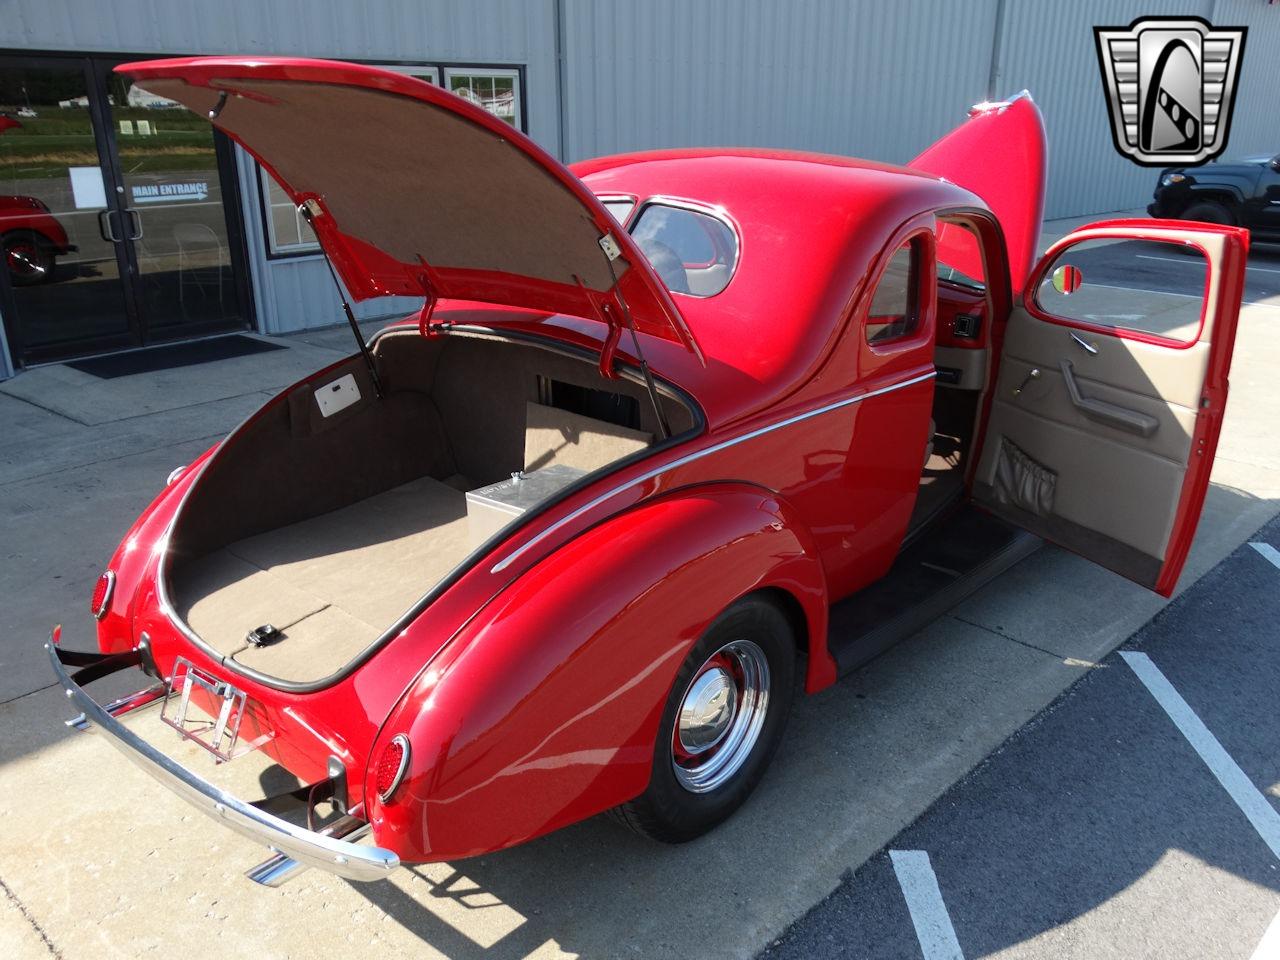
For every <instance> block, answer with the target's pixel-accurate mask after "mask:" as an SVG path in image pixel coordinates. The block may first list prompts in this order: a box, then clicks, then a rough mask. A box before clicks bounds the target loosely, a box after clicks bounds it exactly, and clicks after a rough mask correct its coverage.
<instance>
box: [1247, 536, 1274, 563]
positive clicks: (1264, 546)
mask: <svg viewBox="0 0 1280 960" xmlns="http://www.w3.org/2000/svg"><path fill="white" fill-rule="evenodd" d="M1249 546H1251V547H1253V549H1255V550H1257V551H1258V552H1259V553H1260V554H1262V555H1263V556H1264V557H1266V558H1267V559H1268V560H1270V561H1271V562H1272V563H1274V564H1275V565H1276V566H1277V567H1280V550H1277V549H1276V548H1275V547H1273V546H1272V545H1271V544H1269V543H1259V542H1258V541H1256V540H1254V541H1250V543H1249Z"/></svg>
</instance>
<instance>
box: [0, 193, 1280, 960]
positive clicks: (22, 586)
mask: <svg viewBox="0 0 1280 960" xmlns="http://www.w3.org/2000/svg"><path fill="white" fill-rule="evenodd" d="M1095 219H1097V218H1095ZM1053 229H1055V225H1053V224H1049V225H1046V237H1047V236H1048V235H1049V233H1050V232H1051V231H1052V230H1053ZM1276 322H1277V320H1276V314H1275V311H1274V310H1273V309H1270V308H1252V307H1250V308H1246V309H1245V311H1244V313H1243V315H1242V318H1241V325H1240V333H1239V339H1238V342H1237V346H1236V352H1235V357H1236V359H1235V364H1234V366H1233V369H1232V376H1231V380H1232V399H1231V402H1230V407H1229V411H1228V417H1227V426H1226V429H1225V431H1224V434H1223V438H1222V442H1221V445H1220V447H1219V451H1218V459H1217V464H1216V467H1215V471H1214V485H1213V488H1212V490H1211V491H1210V494H1209V498H1208V501H1207V504H1206V508H1205V513H1204V519H1203V520H1202V522H1201V526H1200V532H1199V534H1198V536H1197V539H1196V544H1195V547H1194V549H1193V551H1192V556H1191V561H1190V564H1189V566H1188V571H1187V574H1186V575H1185V576H1184V578H1183V586H1184V587H1185V586H1186V585H1187V584H1189V583H1190V582H1192V581H1193V580H1194V579H1195V578H1196V577H1198V576H1199V575H1200V574H1201V573H1202V572H1204V571H1205V570H1207V569H1209V568H1210V567H1212V566H1213V565H1214V564H1215V563H1216V562H1217V561H1218V560H1220V559H1221V558H1223V557H1224V556H1226V555H1227V554H1228V553H1230V551H1231V550H1232V549H1233V548H1234V547H1235V546H1236V545H1237V544H1239V543H1240V542H1242V541H1243V539H1244V538H1245V537H1246V536H1247V535H1248V534H1249V533H1250V532H1251V531H1253V530H1255V529H1257V528H1258V527H1260V526H1261V525H1262V524H1263V523H1264V522H1265V521H1266V520H1268V519H1269V518H1270V517H1271V516H1273V515H1274V514H1275V513H1276V512H1277V511H1278V510H1280V447H1278V446H1277V444H1276V443H1275V433H1276V431H1275V426H1274V412H1275V411H1276V410H1277V409H1280V381H1278V380H1277V378H1276V376H1275V374H1274V371H1275V370H1277V369H1280V335H1277V332H1276V330H1275V327H1274V324H1275V323H1276ZM280 342H282V343H284V344H285V345H286V346H287V347H288V349H287V350H282V351H275V352H272V353H267V354H259V355H255V356H248V357H242V358H237V359H234V360H228V361H223V362H220V363H217V364H209V365H205V366H195V367H187V368H182V369H180V370H172V371H164V372H161V373H155V374H148V375H141V376H138V377H126V378H120V379H117V380H114V381H94V379H93V378H91V377H87V375H84V374H79V373H78V372H76V371H74V370H71V369H70V368H66V367H46V368H40V369H36V370H32V371H28V372H26V373H23V374H20V375H19V376H18V377H16V378H14V379H13V380H10V381H7V382H5V383H3V384H0V424H3V429H2V430H0V492H2V494H3V495H2V496H0V530H2V531H3V533H2V534H0V598H2V603H0V701H3V702H0V730H3V731H4V732H5V736H4V737H3V740H0V816H2V817H5V818H7V820H8V822H10V823H12V824H14V825H15V826H16V828H15V829H12V830H9V831H6V833H5V835H4V837H3V838H0V880H2V881H3V893H4V895H5V899H6V900H7V903H6V904H5V905H4V907H3V912H2V913H0V951H3V952H4V954H5V955H6V956H7V957H26V956H32V957H35V956H48V955H49V954H50V953H51V952H52V953H55V955H60V956H64V957H68V958H81V957H95V958H96V957H103V956H121V957H124V956H136V955H137V954H140V953H142V952H144V951H147V950H152V949H156V950H165V949H169V950H172V949H174V948H177V949H180V950H181V951H182V952H183V954H184V955H185V956H186V958H187V960H197V958H204V957H209V958H216V960H226V958H227V957H229V956H240V955H254V956H256V957H260V958H263V960H266V958H272V957H287V956H295V955H298V956H301V955H306V956H315V955H317V954H325V953H335V952H338V951H347V950H350V949H351V947H352V946H353V945H358V946H359V947H365V948H368V947H375V948H382V949H384V950H386V949H389V950H391V951H392V952H393V953H395V954H397V955H398V954H404V953H409V952H410V951H412V952H414V954H415V955H418V956H448V957H453V958H472V957H475V958H480V957H483V958H495V957H498V958H507V957H511V958H516V957H526V956H536V957H538V958H549V957H556V956H567V955H581V956H590V957H604V956H633V957H667V956H670V957H684V956H689V955H690V954H697V955H699V956H704V957H718V956H725V957H735V956H736V957H740V956H748V955H751V954H752V953H754V952H755V951H756V950H757V949H759V948H760V947H761V946H763V945H764V944H765V943H767V942H768V940H769V938H770V937H772V936H773V935H776V934H777V933H778V932H780V931H781V930H782V929H784V928H785V927H786V925H787V924H788V923H790V922H791V921H792V920H794V919H795V918H796V917H797V916H799V915H800V914H802V913H803V912H804V911H805V910H807V909H808V908H809V907H811V906H812V905H813V904H814V903H816V902H817V901H819V900H820V899H821V898H822V897H824V896H825V895H827V894H828V893H829V892H830V891H831V890H833V889H834V888H835V887H836V885H837V884H838V882H839V880H840V877H841V875H842V874H844V873H845V872H846V871H849V870H852V869H856V868H857V867H858V866H859V865H860V864H861V863H862V862H863V861H864V860H865V859H866V858H867V857H868V856H869V855H870V854H872V853H873V852H874V851H876V850H877V849H879V848H880V847H881V846H882V845H883V844H884V843H885V842H886V841H887V840H888V839H889V838H891V837H892V836H893V835H894V834H896V833H897V832H898V831H899V830H900V829H901V828H902V827H903V826H905V825H906V824H907V823H909V822H911V821H912V820H913V819H914V818H915V817H916V816H918V815H919V814H920V813H921V812H922V811H923V810H925V809H926V808H927V807H928V806H929V804H930V803H931V802H932V801H933V800H934V799H935V798H936V797H937V796H939V795H940V794H941V793H942V791H943V790H945V789H946V788H947V787H948V786H950V785H951V784H952V783H954V782H955V781H956V780H957V779H958V778H959V777H961V776H962V775H963V774H965V773H966V772H967V771H969V770H970V769H972V768H973V766H974V765H975V764H977V763H978V762H979V761H981V760H982V759H983V758H984V757H985V756H986V755H987V754H988V753H990V752H991V750H993V749H994V748H995V747H996V746H997V745H999V744H1000V743H1001V742H1002V741H1003V740H1004V739H1005V738H1006V737H1008V736H1009V735H1010V734H1011V733H1013V732H1014V731H1015V730H1016V729H1018V727H1020V726H1021V725H1022V724H1023V723H1024V722H1025V721H1026V720H1027V719H1029V718H1030V717H1032V716H1034V715H1035V714H1036V713H1037V712H1038V711H1039V710H1040V709H1041V708H1042V707H1043V706H1044V705H1045V704H1047V703H1048V702H1050V701H1051V700H1052V699H1053V698H1054V697H1055V696H1057V694H1058V693H1059V692H1061V691H1062V690H1063V689H1064V688H1065V687H1066V686H1068V685H1069V684H1071V683H1072V682H1073V681H1074V680H1075V679H1077V678H1078V677H1079V676H1080V675H1081V672H1082V671H1083V670H1084V669H1086V668H1087V667H1088V666H1089V664H1091V663H1093V662H1095V661H1097V660H1099V659H1101V658H1102V657H1103V656H1105V655H1106V654H1107V653H1108V652H1109V651H1111V650H1112V649H1114V648H1115V647H1116V646H1117V645H1119V644H1120V643H1121V642H1123V641H1124V640H1125V639H1126V638H1127V637H1128V636H1129V635H1130V634H1131V633H1132V632H1133V631H1134V630H1136V629H1137V628H1138V627H1139V626H1140V625H1141V624H1142V623H1144V622H1145V621H1146V620H1147V619H1148V618H1149V617H1150V616H1151V615H1152V614H1153V613H1154V612H1156V611H1157V610H1158V609H1159V608H1160V607H1161V606H1162V604H1163V601H1161V600H1160V598H1158V597H1155V596H1154V595H1152V594H1149V593H1147V592H1145V591H1143V590H1141V589H1139V588H1137V587H1135V586H1133V585H1131V584H1129V583H1128V582H1127V581H1124V580H1121V579H1120V578H1118V577H1116V576H1114V575H1112V574H1110V573H1107V572H1106V571H1103V570H1100V569H1098V568H1096V567H1094V566H1093V565H1091V564H1089V563H1086V562H1084V561H1082V560H1079V559H1077V558H1075V557H1073V556H1070V555H1068V554H1065V553H1063V552H1061V551H1058V550H1055V549H1051V548H1046V549H1044V550H1041V551H1040V552H1039V553H1037V554H1036V555H1035V556H1033V557H1032V558H1031V559H1029V560H1028V561H1025V562H1024V563H1022V564H1021V565H1020V566H1019V567H1017V568H1015V569H1014V570H1013V571H1012V572H1010V573H1009V574H1006V575H1005V576H1004V577H1002V578H1000V579H999V580H998V581H996V582H995V583H993V584H991V585H990V586H989V587H987V588H986V589H984V590H983V591H981V592H980V593H978V594H977V595H975V596H974V597H972V598H971V599H970V600H968V601H967V602H966V603H965V604H963V605H962V606H961V607H960V608H958V609H957V610H955V611H953V613H952V615H950V616H947V617H944V618H943V619H941V620H939V621H937V622H936V623H935V624H933V625H932V626H930V627H929V628H928V629H926V630H925V631H923V632H922V633H921V634H919V635H918V636H916V637H915V638H913V639H912V640H910V641H908V642H906V643H904V644H903V645H901V646H900V647H898V648H897V649H896V650H894V651H893V652H891V653H890V654H888V655H886V656H884V657H882V658H880V659H879V660H877V661H875V662H874V663H872V664H871V665H869V666H868V667H867V668H865V669H864V670H862V671H860V672H859V673H858V674H856V675H855V676H853V677H851V678H849V679H848V680H846V681H844V682H842V683H841V684H839V685H837V686H836V687H835V688H834V689H831V690H828V691H826V692H824V693H822V694H821V695H819V696H817V697H813V698H808V699H806V700H804V701H803V702H801V703H800V704H799V705H798V707H797V709H796V712H795V715H794V717H793V720H792V724H791V727H790V730H789V733H788V737H787V740H786V742H785V743H784V745H783V747H782V750H781V751H780V754H779V757H778V759H777V761H776V762H775V766H774V769H773V771H772V772H771V773H770V775H769V776H768V777H767V778H766V780H765V782H764V784H763V785H762V787H761V789H760V790H759V792H758V793H757V795H756V796H755V797H754V798H753V799H752V801H751V802H750V803H749V804H748V805H747V807H746V808H745V809H744V810H743V811H742V812H741V813H740V814H739V815H738V816H737V817H735V818H734V819H733V820H732V821H731V822H730V823H729V824H727V825H726V826H724V827H723V828H721V829H719V830H717V831H716V832H715V833H713V834H712V835H711V836H709V837H707V838H704V839H703V840H700V841H698V842H695V843H693V844H689V845H686V846H683V847H676V848H669V847H657V846H652V845H649V844H646V843H643V842H641V841H639V840H637V839H635V838H633V837H631V836H629V835H628V834H626V833H623V832H622V831H620V830H619V829H617V828H616V827H614V826H613V825H612V824H611V823H609V822H606V821H604V820H596V821H591V822H588V823H585V824H581V825H578V826H576V827H573V828H571V829H569V830H566V831H562V832H560V833H557V834H554V835H552V836H550V837H547V838H545V839H543V840H541V841H538V842H535V843H532V844H529V845H527V846H525V847H522V848H518V849H515V850H512V851H508V852H506V853H502V854H498V855H493V856H488V857H483V858H479V859H477V860H473V861H468V862H465V863H461V864H457V865H448V864H437V865H432V866H429V867H422V868H415V869H413V870H405V871H402V872H401V873H400V874H399V875H398V876H397V877H396V878H395V879H393V880H390V881H385V882H382V883H378V884H374V885H368V886H357V885H351V884H347V883H345V882H342V881H339V880H336V879H334V878H332V877H329V876H325V875H321V874H318V873H314V872H311V873H308V874H306V875H304V876H303V877H302V878H300V879H299V880H298V881H297V882H295V883H292V884H290V885H289V886H287V887H285V888H282V889H280V890H266V889H261V888H255V887H252V886H251V885H250V884H249V883H248V882H247V881H245V880H243V879H242V878H241V877H240V876H239V874H240V872H241V871H242V870H243V869H245V868H247V867H248V866H250V865H252V864H253V863H255V862H257V861H258V860H260V859H261V858H262V852H261V850H260V849H258V848H257V847H255V846H254V845H253V844H251V843H248V842H247V841H243V840H241V839H240V838H239V837H237V836H235V835H233V834H231V833H229V832H227V831H225V830H222V829H220V828H219V827H218V826H217V825H216V824H213V823H211V822H208V821H207V820H206V819H205V818H204V817H202V816H200V815H198V814H195V813H194V812H192V811H190V810H189V808H187V807H186V806H185V804H183V803H182V802H181V801H180V800H178V799H176V798H174V797H172V796H170V795H168V794H167V793H166V792H164V791H163V790H162V789H161V788H158V787H156V786H155V785H154V784H153V783H152V781H150V780H149V779H147V778H146V777H145V776H144V775H142V774H141V773H140V772H138V771H137V770H136V769H134V768H132V767H131V766H129V765H128V764H127V762H125V761H124V760H123V758H121V757H119V756H118V755H115V754H113V753H112V752H111V751H109V750H108V749H106V748H105V746H104V744H102V743H101V742H100V741H99V740H97V739H96V738H92V737H84V736H71V735H69V734H68V733H67V732H66V731H65V729H64V728H63V727H62V725H61V721H62V720H63V719H64V718H65V716H66V713H67V710H66V706H65V701H64V700H63V699H62V698H61V697H60V696H58V695H57V694H56V691H53V690H51V689H49V685H50V678H49V674H48V668H47V665H46V662H45V659H44V656H43V654H42V652H41V651H40V649H39V644H40V642H41V641H42V640H43V639H44V637H45V636H46V635H47V633H48V630H49V627H50V625H51V624H52V623H54V622H58V621H61V622H64V623H66V624H67V628H68V629H67V640H68V643H69V644H75V645H81V644H85V643H87V642H88V639H89V636H90V623H89V619H88V616H87V606H88V598H89V595H90V592H91V590H92V586H93V583H94V580H95V579H96V577H97V576H98V574H99V573H100V571H101V570H102V568H103V565H104V564H105V562H106V561H107V558H108V557H109V556H110V553H111V551H112V549H113V548H114V545H115V543H116V542H117V540H118V538H119V536H120V535H121V533H122V532H123V531H124V530H125V529H126V527H127V526H128V524H129V523H130V522H131V521H132V519H133V518H134V517H135V516H136V515H137V513H138V512H139V511H140V510H141V509H142V508H143V507H144V506H145V505H146V504H147V502H148V501H149V500H150V499H151V498H152V496H153V495H154V494H155V492H156V491H157V490H159V489H160V488H161V486H162V485H163V483H164V478H165V476H166V475H167V474H168V472H169V471H170V470H171V469H172V468H173V467H175V466H177V465H179V464H183V463H186V462H189V461H190V460H191V458H192V457H194V456H195V455H196V454H198V453H199V452H200V451H201V450H203V449H205V448H206V447H208V446H209V445H210V444H211V443H212V442H214V441H215V440H216V439H217V438H218V437H220V436H222V435H224V434H225V433H226V432H227V431H228V430H229V429H230V428H231V427H232V426H234V425H235V424H236V423H237V422H239V421H240V420H241V419H242V418H243V417H244V416H246V415H247V414H248V413H249V412H251V411H252V410H253V409H254V408H256V407H257V406H258V405H259V404H260V403H262V402H263V401H264V400H265V399H266V398H267V397H268V396H269V395H270V394H271V393H272V392H274V391H277V390H278V389H279V388H281V387H283V386H284V385H286V384H287V383H289V382H292V381H293V380H295V379H297V378H298V377H300V376H301V375H303V374H305V373H307V372H309V371H310V370H313V369H315V368H318V367H320V366H322V365H324V364H327V363H330V362H332V361H333V360H335V359H337V358H338V357H339V356H342V355H345V354H347V353H349V352H350V351H351V341H350V334H349V332H348V331H347V330H345V329H343V328H339V329H336V330H330V331H322V332H319V333H313V334H307V335H304V336H299V337H293V338H286V339H283V340H281V341H280ZM91 381H92V382H91ZM139 722H140V724H141V725H142V726H143V727H144V729H146V730H147V733H148V736H149V737H151V738H152V739H153V740H155V741H156V742H162V741H165V740H166V738H168V740H169V741H171V740H172V736H171V731H168V730H167V729H163V728H161V729H153V728H154V727H157V726H158V723H156V722H155V720H154V718H153V717H152V718H146V717H144V718H141V719H140V721H139ZM148 722H150V723H151V727H146V723H148ZM191 762H193V763H195V764H196V769H198V770H199V771H201V772H202V773H206V774H210V775H212V774H213V771H212V770H211V767H210V765H209V764H208V762H207V761H206V760H204V759H203V758H193V759H192V761H191ZM235 766H236V765H235V764H232V765H230V766H228V767H227V768H223V769H221V770H219V771H217V775H218V776H228V777H236V776H240V777H243V776H244V774H245V773H246V772H248V768H244V769H241V770H239V771H235V770H232V769H231V767H235ZM708 878H715V879H714V882H709V879H708ZM6 947H7V948H8V949H5V948H6Z"/></svg>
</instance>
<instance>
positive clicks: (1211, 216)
mask: <svg viewBox="0 0 1280 960" xmlns="http://www.w3.org/2000/svg"><path fill="white" fill-rule="evenodd" d="M1179 219H1180V220H1198V221H1200V222H1201V223H1217V224H1221V225H1222V226H1224V227H1234V226H1236V217H1235V214H1233V213H1232V212H1231V211H1230V210H1229V209H1228V208H1227V207H1225V206H1224V205H1223V204H1221V203H1218V202H1217V201H1215V200H1201V201H1199V202H1198V203H1193V204H1192V205H1191V206H1189V207H1187V209H1186V210H1184V211H1183V212H1182V216H1181V217H1179Z"/></svg>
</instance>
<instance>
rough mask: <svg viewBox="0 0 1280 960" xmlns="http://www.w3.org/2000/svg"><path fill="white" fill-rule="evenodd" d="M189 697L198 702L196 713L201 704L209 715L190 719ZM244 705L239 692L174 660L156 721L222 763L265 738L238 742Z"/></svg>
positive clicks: (247, 750)
mask: <svg viewBox="0 0 1280 960" xmlns="http://www.w3.org/2000/svg"><path fill="white" fill-rule="evenodd" d="M193 695H194V697H195V699H196V700H197V701H198V702H197V704H196V709H197V710H200V711H202V712H203V710H205V709H206V708H205V706H204V705H203V704H205V703H207V704H208V706H209V707H210V708H212V710H211V714H210V716H207V717H206V716H196V717H192V716H190V713H191V707H192V698H193ZM247 703H248V697H247V696H246V694H245V692H244V691H243V690H240V689H239V688H237V687H236V686H234V685H233V684H231V683H229V682H228V681H226V680H220V679H219V678H217V677H215V676H213V675H212V674H209V673H206V672H205V671H204V670H201V669H200V668H199V667H197V666H196V665H195V664H193V663H191V661H189V660H187V659H186V658H184V657H178V658H177V660H175V661H174V663H173V673H172V674H171V675H170V676H169V679H168V680H167V681H166V690H165V695H164V703H163V704H162V705H161V707H160V719H161V720H163V721H164V722H165V723H167V724H168V725H169V726H171V727H173V729H175V730H177V731H178V733H179V734H180V735H181V736H182V737H183V739H185V740H190V741H192V742H193V743H196V744H199V745H200V746H201V747H203V748H204V749H205V750H207V751H208V752H209V753H211V754H213V758H214V761H215V762H217V763H226V762H227V761H228V760H233V759H235V758H236V757H239V756H243V755H244V754H246V753H249V752H250V751H252V750H255V749H257V748H258V747H259V746H261V745H262V744H263V743H265V742H266V741H267V740H268V739H269V736H268V735H267V734H263V735H262V736H259V737H257V738H255V739H254V740H253V741H252V742H249V743H242V742H241V741H240V728H241V725H242V724H243V722H244V718H245V710H246V705H247Z"/></svg>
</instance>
